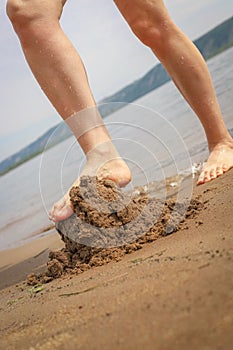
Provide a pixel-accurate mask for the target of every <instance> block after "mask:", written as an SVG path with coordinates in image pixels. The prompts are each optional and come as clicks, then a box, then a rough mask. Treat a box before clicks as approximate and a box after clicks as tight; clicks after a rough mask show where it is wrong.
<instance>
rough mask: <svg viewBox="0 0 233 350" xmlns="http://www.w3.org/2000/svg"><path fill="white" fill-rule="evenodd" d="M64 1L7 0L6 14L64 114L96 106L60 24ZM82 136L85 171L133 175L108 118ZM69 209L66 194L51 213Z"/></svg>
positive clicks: (119, 179) (61, 215)
mask: <svg viewBox="0 0 233 350" xmlns="http://www.w3.org/2000/svg"><path fill="white" fill-rule="evenodd" d="M65 1H66V0H53V1H50V0H30V1H28V0H9V1H8V4H7V13H8V16H9V18H10V20H11V22H12V24H13V26H14V29H15V31H16V33H17V35H18V37H19V39H20V42H21V45H22V48H23V51H24V54H25V57H26V60H27V62H28V64H29V66H30V68H31V70H32V72H33V74H34V76H35V78H36V79H37V81H38V82H39V84H40V86H41V88H42V89H43V91H44V92H45V94H46V95H47V97H48V98H49V100H50V101H51V103H52V104H53V105H54V107H55V108H56V110H57V111H58V113H59V114H60V115H61V116H62V118H63V119H66V118H68V117H69V116H71V115H72V114H74V113H76V112H78V111H80V110H83V109H85V108H87V107H93V108H94V107H95V101H94V98H93V96H92V94H91V91H90V87H89V84H88V80H87V76H86V72H85V69H84V66H83V63H82V61H81V59H80V57H79V55H78V53H77V52H76V50H75V49H74V47H73V45H72V44H71V42H70V41H69V40H68V38H67V37H66V36H65V34H64V32H63V31H62V29H61V27H60V24H59V19H60V16H61V14H62V9H63V6H64V4H65ZM90 110H91V109H90ZM87 117H88V115H87ZM90 128H91V119H90V125H89V129H90ZM78 142H79V144H80V146H81V147H82V149H83V151H84V153H85V154H86V155H87V165H86V167H85V169H84V172H85V173H88V172H92V171H93V169H97V170H98V176H102V177H107V178H110V179H112V180H113V181H115V182H116V183H117V184H119V185H120V186H124V185H126V184H127V183H128V182H129V181H130V171H129V169H128V167H127V165H126V163H125V162H124V161H123V160H122V159H121V158H120V157H119V154H118V153H117V151H116V149H115V147H114V145H113V144H112V142H111V139H110V136H109V134H108V132H107V130H106V128H105V126H104V124H102V125H101V126H100V127H98V128H94V129H92V130H90V131H88V132H86V133H84V134H83V135H81V136H80V137H79V138H78ZM100 145H102V146H101V147H100ZM96 159H98V161H99V164H96ZM93 163H95V164H93ZM92 165H93V166H92ZM102 165H103V166H102ZM96 175H97V174H96ZM77 182H78V180H77ZM71 213H72V208H71V203H70V201H69V196H68V195H66V196H65V197H64V198H63V199H62V200H61V201H59V202H58V203H57V204H55V206H54V207H53V209H52V211H51V218H52V219H53V220H54V221H58V220H62V219H65V218H66V217H68V216H70V215H71Z"/></svg>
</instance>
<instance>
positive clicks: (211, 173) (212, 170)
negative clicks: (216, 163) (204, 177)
mask: <svg viewBox="0 0 233 350" xmlns="http://www.w3.org/2000/svg"><path fill="white" fill-rule="evenodd" d="M209 174H210V175H209V176H210V180H213V179H216V177H217V175H216V169H215V168H213V169H211V170H210V173H209Z"/></svg>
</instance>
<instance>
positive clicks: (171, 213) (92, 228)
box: [27, 176, 203, 285]
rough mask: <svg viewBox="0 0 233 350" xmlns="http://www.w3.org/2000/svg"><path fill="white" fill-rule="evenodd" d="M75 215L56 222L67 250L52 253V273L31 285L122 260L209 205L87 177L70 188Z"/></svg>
mask: <svg viewBox="0 0 233 350" xmlns="http://www.w3.org/2000/svg"><path fill="white" fill-rule="evenodd" d="M70 199H71V202H72V205H73V207H74V214H73V215H72V216H71V217H70V218H68V219H67V220H64V221H61V222H59V223H58V224H57V225H56V228H57V231H58V233H59V234H60V236H61V239H62V240H63V241H64V242H65V248H63V249H62V250H59V251H51V252H50V254H49V259H50V260H49V261H48V263H47V271H46V272H44V273H42V274H39V275H35V274H30V275H29V276H28V278H27V283H28V284H30V285H34V284H37V283H38V282H41V283H47V282H49V281H51V280H53V279H54V278H58V277H61V276H62V275H66V274H78V273H82V272H84V271H86V270H88V269H90V268H92V267H95V266H101V265H104V264H107V263H109V262H111V261H119V260H121V258H122V257H123V256H124V255H125V254H129V253H131V252H133V251H136V250H138V249H141V248H142V246H143V245H144V244H146V243H150V242H153V241H155V240H156V239H158V238H159V237H160V236H166V235H169V234H171V233H173V232H175V231H177V230H178V229H179V228H181V227H183V228H184V227H185V225H186V221H187V219H188V218H193V217H194V216H196V215H197V213H198V211H200V210H201V209H202V207H203V204H202V203H201V202H199V201H198V200H193V199H192V200H191V201H189V202H188V203H185V202H184V203H177V202H176V198H173V199H171V200H169V201H162V200H161V199H157V198H151V197H150V196H149V195H148V193H146V192H145V191H144V190H143V189H140V190H138V189H137V191H135V190H133V191H131V192H123V191H122V190H121V189H120V188H119V187H117V185H116V184H115V183H114V182H112V181H110V180H97V178H95V177H87V176H85V177H82V178H81V179H80V185H79V187H73V188H72V189H71V191H70Z"/></svg>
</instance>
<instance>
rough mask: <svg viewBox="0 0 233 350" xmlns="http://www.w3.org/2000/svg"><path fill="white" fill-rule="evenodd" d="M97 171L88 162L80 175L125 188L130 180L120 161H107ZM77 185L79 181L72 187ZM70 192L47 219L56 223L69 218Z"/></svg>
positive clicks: (125, 168)
mask: <svg viewBox="0 0 233 350" xmlns="http://www.w3.org/2000/svg"><path fill="white" fill-rule="evenodd" d="M102 164H103V165H101V166H99V167H98V169H97V167H96V164H94V163H93V162H92V160H89V161H88V162H87V164H86V166H85V168H84V170H83V172H82V174H81V176H82V175H89V176H97V177H98V178H99V179H109V180H112V181H114V182H115V183H116V184H117V185H118V186H119V187H124V186H126V185H127V184H128V183H129V182H130V180H131V173H130V170H129V168H128V166H127V164H126V163H125V162H124V161H123V160H122V159H121V158H117V159H112V160H108V161H106V162H105V163H102ZM78 185H79V179H77V180H76V181H75V182H74V184H73V186H78ZM69 192H70V190H69V191H68V192H67V193H66V195H65V196H64V197H63V198H62V199H60V200H59V201H58V202H56V203H55V204H54V206H53V207H52V209H51V211H50V213H49V219H50V220H52V221H54V222H58V221H61V220H65V219H67V218H69V217H70V216H71V215H72V213H73V207H72V204H71V201H70V196H69Z"/></svg>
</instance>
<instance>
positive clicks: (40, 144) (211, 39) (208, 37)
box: [0, 17, 233, 175]
mask: <svg viewBox="0 0 233 350" xmlns="http://www.w3.org/2000/svg"><path fill="white" fill-rule="evenodd" d="M194 44H195V45H196V46H197V47H198V49H199V50H200V52H201V53H202V55H203V56H204V58H205V59H206V60H207V59H209V58H211V57H213V56H215V55H217V54H219V53H220V52H222V51H224V50H226V49H227V48H229V47H231V46H233V17H231V18H229V19H228V20H226V21H225V22H223V23H222V24H220V25H218V26H217V27H215V28H214V29H212V30H211V31H209V32H208V33H206V34H205V35H203V36H201V37H200V38H199V39H197V40H195V41H194ZM169 80H170V77H169V76H168V74H167V73H166V71H165V70H164V68H163V66H162V65H161V64H160V63H159V64H157V65H156V66H155V67H154V68H152V69H151V70H150V71H149V72H148V73H146V74H145V75H144V76H143V77H142V78H140V79H138V80H136V81H135V82H133V83H132V84H129V85H128V86H126V87H124V88H123V89H121V90H119V91H118V92H116V93H115V94H113V95H111V96H109V97H107V98H105V99H103V100H102V101H100V102H99V104H100V107H99V110H100V113H101V115H102V116H103V117H106V116H107V115H109V114H111V113H113V112H114V111H116V110H117V109H119V108H121V107H122V105H121V104H119V105H118V104H116V103H115V104H111V103H110V102H127V103H130V102H133V101H135V100H137V99H138V98H139V97H142V96H143V95H145V94H147V93H149V92H150V91H152V90H155V89H156V88H158V87H160V86H162V85H164V84H165V83H167V82H168V81H169ZM58 126H59V127H60V130H59V135H57V136H56V137H53V144H50V147H52V146H54V145H56V144H58V143H59V142H61V141H63V140H65V139H66V138H68V137H70V136H71V132H70V130H69V129H68V127H67V126H66V125H65V124H64V123H59V124H58V125H57V126H55V127H53V128H50V129H49V130H48V131H47V132H46V133H44V134H43V135H42V136H41V137H39V138H38V139H37V140H36V141H34V142H32V143H31V144H30V145H28V146H26V147H24V148H23V149H22V150H20V151H19V152H17V153H15V154H13V155H12V156H10V157H8V158H6V159H5V160H3V161H2V162H0V175H3V174H5V173H6V172H8V171H10V170H11V169H14V168H15V167H17V166H18V165H20V164H22V163H24V162H26V161H27V160H29V159H31V158H33V157H35V156H36V155H38V154H39V153H41V152H43V150H44V147H45V146H46V144H47V142H48V140H49V138H50V136H51V135H52V133H54V131H55V130H56V128H57V127H58Z"/></svg>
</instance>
